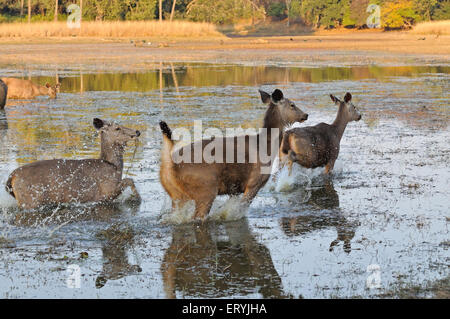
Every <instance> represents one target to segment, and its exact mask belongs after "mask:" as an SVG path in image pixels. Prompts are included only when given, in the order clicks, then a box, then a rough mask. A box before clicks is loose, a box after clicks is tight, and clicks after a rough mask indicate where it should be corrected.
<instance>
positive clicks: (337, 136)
mask: <svg viewBox="0 0 450 319" xmlns="http://www.w3.org/2000/svg"><path fill="white" fill-rule="evenodd" d="M330 97H331V100H332V101H333V102H334V103H335V104H336V105H338V106H339V110H338V113H337V116H336V119H335V120H334V122H333V124H331V125H330V124H326V123H320V124H317V125H315V126H308V127H300V128H294V129H291V130H289V131H286V132H285V133H284V135H283V141H282V143H281V147H280V163H283V164H284V163H286V161H287V162H288V163H289V173H290V172H291V169H292V163H293V162H296V163H298V164H300V165H301V166H303V167H306V168H316V167H323V166H325V174H329V173H330V172H331V171H332V170H333V167H334V163H335V162H336V159H337V158H338V155H339V147H340V144H341V139H342V135H343V134H344V131H345V128H346V127H347V124H348V123H349V122H351V121H359V120H360V119H361V114H360V113H359V111H358V109H357V108H356V107H355V106H354V105H353V103H352V102H351V100H352V95H351V94H350V93H347V94H346V95H345V97H344V101H341V100H339V99H338V98H337V97H335V96H334V95H330Z"/></svg>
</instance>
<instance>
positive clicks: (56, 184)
mask: <svg viewBox="0 0 450 319" xmlns="http://www.w3.org/2000/svg"><path fill="white" fill-rule="evenodd" d="M93 123H94V127H95V128H96V129H97V130H99V132H100V136H101V153H100V158H99V159H82V160H67V159H54V160H44V161H37V162H34V163H31V164H27V165H25V166H22V167H19V168H17V169H16V170H14V171H13V172H12V173H11V175H10V176H9V179H8V181H7V182H6V190H7V191H8V192H9V193H10V194H11V195H12V196H13V197H15V198H16V200H17V203H18V204H19V206H20V207H22V208H25V209H35V208H37V207H40V206H47V205H56V204H60V203H86V202H108V201H112V200H114V199H115V198H116V197H118V196H119V195H120V194H121V193H122V191H123V190H124V189H125V188H126V187H128V186H129V187H130V188H131V190H132V191H133V195H134V196H133V197H134V199H136V200H137V201H140V196H139V194H138V192H137V190H136V187H135V185H134V182H133V180H132V179H130V178H125V179H122V171H123V152H124V147H125V146H126V144H127V142H128V141H131V140H134V139H136V138H137V137H138V136H139V135H140V132H139V131H136V130H133V129H130V128H127V127H124V126H120V125H118V124H116V123H109V122H107V121H104V120H101V119H98V118H95V119H94V122H93Z"/></svg>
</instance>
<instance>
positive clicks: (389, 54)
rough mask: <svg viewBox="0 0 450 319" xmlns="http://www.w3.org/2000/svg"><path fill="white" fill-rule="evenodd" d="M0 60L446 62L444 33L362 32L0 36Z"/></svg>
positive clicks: (115, 65) (123, 65)
mask: <svg viewBox="0 0 450 319" xmlns="http://www.w3.org/2000/svg"><path fill="white" fill-rule="evenodd" d="M2 42H3V43H2V45H1V46H0V64H1V65H4V66H5V67H6V68H7V67H14V68H26V69H42V68H46V69H54V68H61V67H64V66H66V65H68V64H70V65H71V68H78V69H87V70H89V69H93V68H95V69H96V70H105V71H114V70H115V71H119V70H146V69H147V70H148V69H154V68H158V67H159V64H160V63H164V62H211V63H234V64H236V63H238V64H246V65H262V64H264V65H276V66H282V65H289V66H303V67H316V66H329V65H333V66H357V65H372V64H376V65H379V66H394V65H395V66H402V65H449V64H450V36H440V37H436V36H424V37H419V36H417V35H411V34H408V33H367V34H364V33H362V34H360V33H358V34H350V35H348V34H344V35H311V36H293V37H266V38H250V37H245V38H243V37H241V38H227V37H224V38H219V39H206V40H203V41H199V40H189V39H76V38H75V39H67V38H63V39H53V40H39V39H38V40H36V39H34V40H30V41H28V40H24V39H18V40H10V39H3V40H2Z"/></svg>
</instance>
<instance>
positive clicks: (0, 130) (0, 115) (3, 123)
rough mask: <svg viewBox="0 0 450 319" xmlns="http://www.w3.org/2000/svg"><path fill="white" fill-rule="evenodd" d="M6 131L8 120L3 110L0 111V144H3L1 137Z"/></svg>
mask: <svg viewBox="0 0 450 319" xmlns="http://www.w3.org/2000/svg"><path fill="white" fill-rule="evenodd" d="M7 131H8V119H7V118H6V113H5V111H4V110H1V109H0V143H2V144H3V137H4V136H5V135H6V132H7Z"/></svg>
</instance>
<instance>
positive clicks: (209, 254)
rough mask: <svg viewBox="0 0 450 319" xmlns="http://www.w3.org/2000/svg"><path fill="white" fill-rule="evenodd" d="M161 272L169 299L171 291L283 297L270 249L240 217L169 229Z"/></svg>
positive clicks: (185, 293)
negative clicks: (221, 221) (168, 240)
mask: <svg viewBox="0 0 450 319" xmlns="http://www.w3.org/2000/svg"><path fill="white" fill-rule="evenodd" d="M161 272H162V275H163V281H164V289H165V292H166V297H167V298H175V297H176V291H179V292H180V293H181V294H182V295H183V296H195V297H206V298H219V297H226V296H232V295H241V296H243V295H247V294H250V293H254V292H259V293H260V294H261V295H262V296H263V297H264V298H282V297H285V295H284V294H283V290H282V284H281V279H280V276H279V275H278V273H277V271H276V269H275V267H274V265H273V262H272V258H271V256H270V252H269V250H268V249H267V247H265V246H264V245H262V244H260V243H258V242H257V240H256V239H255V237H254V235H253V234H252V233H251V231H250V229H249V226H248V222H247V220H246V219H244V220H240V221H234V222H227V223H225V224H202V225H192V224H189V225H182V226H176V227H174V228H173V234H172V243H171V245H170V247H169V248H168V249H167V251H166V253H165V256H164V259H163V263H162V265H161Z"/></svg>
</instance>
